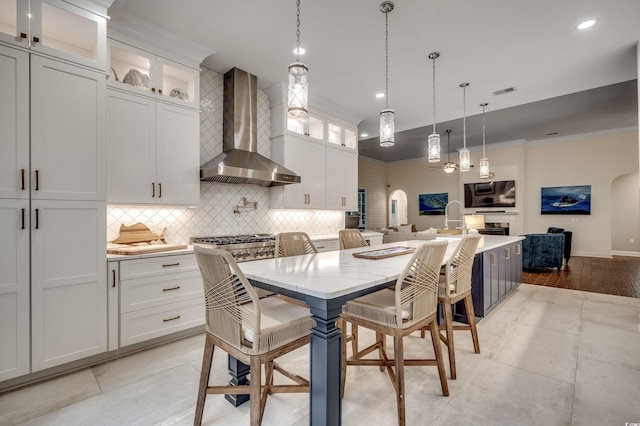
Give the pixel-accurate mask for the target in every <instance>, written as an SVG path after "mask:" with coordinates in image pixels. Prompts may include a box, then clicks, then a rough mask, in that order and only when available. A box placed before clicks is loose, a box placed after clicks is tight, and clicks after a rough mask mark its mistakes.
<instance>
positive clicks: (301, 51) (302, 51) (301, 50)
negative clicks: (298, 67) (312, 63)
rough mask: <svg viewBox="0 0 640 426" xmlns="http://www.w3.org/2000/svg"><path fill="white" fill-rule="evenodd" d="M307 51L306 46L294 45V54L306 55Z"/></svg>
mask: <svg viewBox="0 0 640 426" xmlns="http://www.w3.org/2000/svg"><path fill="white" fill-rule="evenodd" d="M305 53H307V51H306V50H305V49H304V47H294V48H293V54H294V55H300V56H302V55H304V54H305Z"/></svg>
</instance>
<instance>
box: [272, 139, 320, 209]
mask: <svg viewBox="0 0 640 426" xmlns="http://www.w3.org/2000/svg"><path fill="white" fill-rule="evenodd" d="M325 150H326V148H325V145H324V143H321V142H315V141H312V140H309V139H304V138H302V137H299V136H293V135H288V136H286V137H284V136H281V137H279V138H274V139H272V140H271V159H272V160H274V161H275V162H277V163H279V164H283V165H284V166H285V167H286V168H288V169H290V170H292V171H294V172H295V173H297V174H299V175H300V177H301V183H299V184H290V185H283V186H275V187H272V188H271V208H275V209H283V208H304V209H323V208H325V172H326V169H325V164H326V163H325Z"/></svg>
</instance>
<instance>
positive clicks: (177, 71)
mask: <svg viewBox="0 0 640 426" xmlns="http://www.w3.org/2000/svg"><path fill="white" fill-rule="evenodd" d="M156 67H157V69H158V74H159V75H160V76H161V78H162V81H161V82H159V88H158V95H159V96H162V97H163V100H165V101H170V102H176V103H178V104H180V105H188V106H190V107H191V108H199V107H200V99H199V92H200V90H199V88H200V72H199V71H198V70H195V69H192V68H189V67H186V66H184V65H181V64H178V63H176V62H173V61H170V60H168V59H165V58H162V57H160V56H157V57H156Z"/></svg>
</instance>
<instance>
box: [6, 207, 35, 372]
mask: <svg viewBox="0 0 640 426" xmlns="http://www.w3.org/2000/svg"><path fill="white" fill-rule="evenodd" d="M0 235H2V246H0V342H2V344H0V382H2V381H3V380H7V379H11V378H14V377H17V376H21V375H23V374H27V373H28V372H29V202H28V200H3V199H0Z"/></svg>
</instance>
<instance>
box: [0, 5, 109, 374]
mask: <svg viewBox="0 0 640 426" xmlns="http://www.w3.org/2000/svg"><path fill="white" fill-rule="evenodd" d="M72 3H76V4H77V6H80V7H77V6H76V5H74V4H72ZM29 7H30V9H29ZM3 8H6V9H7V10H4V9H3ZM0 9H2V10H0V15H2V18H3V20H4V21H7V22H2V25H1V26H0V93H2V94H3V95H2V96H1V97H0V142H1V143H0V233H1V235H2V236H3V245H2V246H1V247H2V248H0V342H2V344H1V345H0V381H4V380H8V379H11V378H14V377H18V376H21V375H24V374H27V373H29V372H36V371H40V370H43V369H46V368H50V367H54V366H56V365H60V364H63V363H67V362H70V361H74V360H78V359H81V358H85V357H87V356H91V355H95V354H98V353H101V352H104V351H106V348H107V345H106V342H107V339H106V337H107V323H106V296H107V294H106V262H105V258H106V241H105V240H106V231H105V230H106V166H105V142H104V141H105V137H104V135H105V69H104V68H105V64H106V7H105V8H102V7H101V6H98V5H97V4H96V3H93V2H88V1H80V0H79V1H74V2H69V1H65V2H63V1H59V0H42V1H36V0H31V2H24V1H16V2H15V5H14V4H13V2H7V1H5V2H2V3H0ZM91 11H94V12H91ZM27 13H29V14H30V15H31V17H30V18H27ZM13 18H15V19H13ZM62 29H71V30H72V31H62ZM83 31H84V32H85V33H86V34H83V33H82V32H83ZM64 37H70V39H64Z"/></svg>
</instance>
